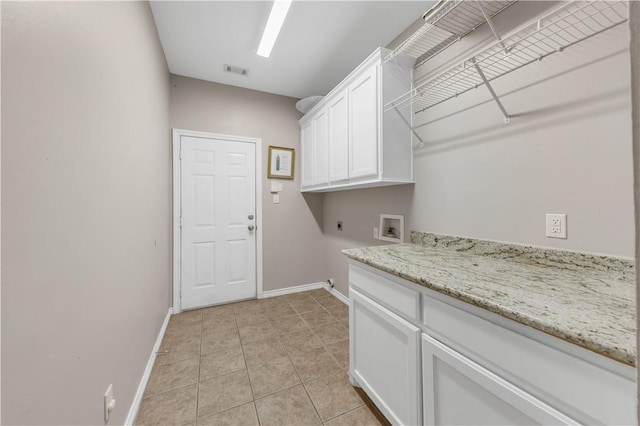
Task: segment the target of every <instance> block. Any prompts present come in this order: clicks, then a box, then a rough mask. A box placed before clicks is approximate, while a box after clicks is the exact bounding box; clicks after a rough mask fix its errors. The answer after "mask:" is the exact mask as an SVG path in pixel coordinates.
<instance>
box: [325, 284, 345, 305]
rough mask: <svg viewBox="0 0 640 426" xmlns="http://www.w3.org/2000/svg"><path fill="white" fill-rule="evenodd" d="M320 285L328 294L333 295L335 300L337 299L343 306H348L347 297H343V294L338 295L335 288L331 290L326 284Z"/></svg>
mask: <svg viewBox="0 0 640 426" xmlns="http://www.w3.org/2000/svg"><path fill="white" fill-rule="evenodd" d="M322 284H323V286H324V289H325V290H327V291H328V292H329V293H331V294H333V295H334V296H335V297H336V299H338V300H339V301H341V302H342V303H344V304H345V305H347V306H349V298H348V297H347V296H345V295H344V294H342V293H340V292H339V291H338V290H336V289H335V288H331V286H330V285H329V284H327V283H322Z"/></svg>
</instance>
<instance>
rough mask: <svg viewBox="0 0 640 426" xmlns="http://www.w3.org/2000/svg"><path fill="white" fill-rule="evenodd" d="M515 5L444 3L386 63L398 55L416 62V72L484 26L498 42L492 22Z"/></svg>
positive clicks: (500, 1)
mask: <svg viewBox="0 0 640 426" xmlns="http://www.w3.org/2000/svg"><path fill="white" fill-rule="evenodd" d="M515 1H516V0H506V1H505V0H490V1H488V0H441V1H439V2H438V3H437V4H436V5H435V6H433V7H432V8H431V9H429V10H428V11H427V12H426V13H425V14H424V15H423V16H422V18H423V19H424V21H425V23H424V24H423V25H422V26H421V27H420V28H418V30H417V31H416V32H414V33H413V34H412V35H411V36H409V37H408V38H407V39H406V40H404V41H403V42H402V43H401V44H400V45H399V46H398V47H396V48H395V49H394V50H393V51H391V52H390V53H389V54H388V55H387V56H386V57H385V58H384V60H385V62H386V61H389V60H391V59H393V58H395V57H396V56H398V55H404V56H409V57H412V58H413V59H414V60H415V64H414V68H418V67H419V66H421V65H422V64H424V63H425V62H426V61H427V60H429V59H431V58H432V57H434V56H435V55H437V54H438V53H440V52H441V51H443V50H445V49H446V48H447V47H449V46H450V45H452V44H453V43H455V42H457V41H460V40H461V39H462V38H463V37H464V36H466V35H467V34H469V33H470V32H472V31H474V30H475V29H476V28H478V27H479V26H481V25H482V24H484V23H485V22H487V23H488V24H489V26H490V27H491V31H492V32H493V33H494V35H495V36H496V38H497V39H499V35H498V33H497V32H496V30H495V27H494V26H493V23H492V22H491V18H492V17H494V16H496V15H497V14H498V13H500V12H502V11H503V10H504V9H506V8H507V7H509V6H510V5H512V4H513V3H515Z"/></svg>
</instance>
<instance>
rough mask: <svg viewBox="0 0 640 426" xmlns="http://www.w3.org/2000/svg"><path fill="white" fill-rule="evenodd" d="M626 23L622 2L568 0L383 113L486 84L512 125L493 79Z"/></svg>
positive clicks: (424, 105)
mask: <svg viewBox="0 0 640 426" xmlns="http://www.w3.org/2000/svg"><path fill="white" fill-rule="evenodd" d="M487 22H489V21H487ZM625 22H627V2H626V1H624V0H610V1H589V0H571V1H568V2H566V4H564V5H562V6H561V7H559V8H557V9H555V10H553V11H551V12H550V13H548V14H546V15H544V16H543V17H541V18H538V19H536V20H534V21H531V22H529V23H528V24H526V25H524V26H523V27H520V29H517V30H516V31H514V32H513V33H511V34H510V35H508V36H507V37H505V38H504V39H500V37H499V35H498V34H497V33H494V34H496V37H497V39H498V40H497V41H496V42H495V43H493V44H492V45H490V46H489V47H487V48H486V49H484V50H483V51H481V52H479V53H475V54H473V55H471V56H470V57H468V58H467V59H465V60H464V61H462V62H461V63H459V64H458V65H455V66H453V67H451V68H449V69H447V70H445V71H444V72H441V73H439V74H437V75H435V76H433V77H431V78H430V79H428V80H427V81H425V82H424V83H422V84H420V85H418V86H416V87H414V88H413V89H412V90H411V91H409V92H407V93H405V94H404V95H402V96H399V97H398V98H396V99H394V100H392V101H391V102H388V103H387V104H385V105H384V111H385V112H386V111H389V110H391V109H403V108H407V109H410V110H411V112H412V113H414V114H417V113H420V112H422V111H425V110H427V109H429V108H431V107H434V106H436V105H438V104H440V103H442V102H445V101H447V100H449V99H453V98H455V97H457V96H459V95H461V94H463V93H465V92H467V91H469V90H472V89H475V88H477V87H479V86H481V85H486V86H487V88H488V90H489V92H490V93H491V96H492V97H493V99H494V101H495V102H496V103H497V105H498V107H499V108H500V110H501V112H502V114H503V116H504V119H505V123H508V122H509V121H510V115H509V114H508V113H507V111H506V109H505V108H504V105H503V104H502V102H501V101H500V98H499V96H498V95H497V94H496V92H495V90H494V89H493V87H492V86H491V82H493V81H494V80H495V79H497V78H499V77H502V76H504V75H507V74H509V73H511V72H513V71H516V70H518V69H520V68H522V67H524V66H526V65H529V64H531V63H534V62H537V61H540V60H542V59H543V58H546V57H547V56H549V55H553V54H554V53H557V52H562V51H563V50H564V49H566V48H568V47H570V46H573V45H575V44H577V43H580V42H581V41H584V40H586V39H588V38H591V37H593V36H595V35H597V34H600V33H602V32H605V31H607V30H609V29H612V28H614V27H616V26H618V25H620V24H623V23H625ZM490 26H492V24H490ZM505 52H506V53H505ZM469 64H471V65H473V66H469Z"/></svg>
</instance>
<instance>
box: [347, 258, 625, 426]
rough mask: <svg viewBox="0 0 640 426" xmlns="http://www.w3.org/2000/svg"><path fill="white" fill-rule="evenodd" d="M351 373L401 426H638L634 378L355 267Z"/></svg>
mask: <svg viewBox="0 0 640 426" xmlns="http://www.w3.org/2000/svg"><path fill="white" fill-rule="evenodd" d="M349 299H350V303H351V307H350V313H349V315H350V329H349V333H350V336H349V337H350V345H351V347H350V356H351V360H350V361H351V365H350V375H351V381H352V383H353V384H354V385H356V386H360V387H362V388H363V389H364V391H365V392H366V393H367V395H368V396H369V397H370V398H371V399H372V400H373V401H374V403H375V404H376V405H377V407H378V408H379V409H380V411H382V413H383V414H384V415H385V416H386V417H387V419H388V420H389V421H390V422H391V423H393V424H397V425H419V424H425V425H469V424H473V425H532V424H544V425H549V424H554V425H555V424H562V425H569V424H616V425H618V424H619V425H622V424H624V425H628V424H637V418H636V416H637V414H636V384H635V375H636V371H635V369H634V368H633V367H630V366H628V365H624V364H621V363H619V362H616V361H613V360H611V359H608V358H605V357H604V356H601V355H598V354H595V353H593V352H591V351H588V350H586V349H582V348H580V347H578V346H576V345H572V344H570V343H567V342H565V341H564V340H561V339H558V338H555V337H551V336H549V335H547V334H545V333H542V332H539V331H537V330H533V329H532V328H530V327H527V326H524V325H522V324H519V323H516V322H515V321H512V320H509V319H506V318H504V317H502V316H500V315H497V314H494V313H491V312H487V311H485V310H483V309H480V308H477V307H475V306H471V305H469V304H467V303H464V302H461V301H459V300H457V299H454V298H451V297H449V296H445V295H443V294H441V293H437V292H435V291H433V290H430V289H427V288H425V287H422V286H419V285H416V284H414V283H412V282H409V281H407V280H404V279H401V278H398V277H396V276H393V275H391V274H388V273H386V272H382V271H380V270H378V269H375V268H373V267H370V266H368V265H364V264H362V263H360V262H357V261H353V260H350V262H349Z"/></svg>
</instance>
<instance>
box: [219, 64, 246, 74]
mask: <svg viewBox="0 0 640 426" xmlns="http://www.w3.org/2000/svg"><path fill="white" fill-rule="evenodd" d="M224 72H230V73H231V74H238V75H243V76H245V77H248V76H249V68H242V67H238V66H235V65H229V64H224Z"/></svg>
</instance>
